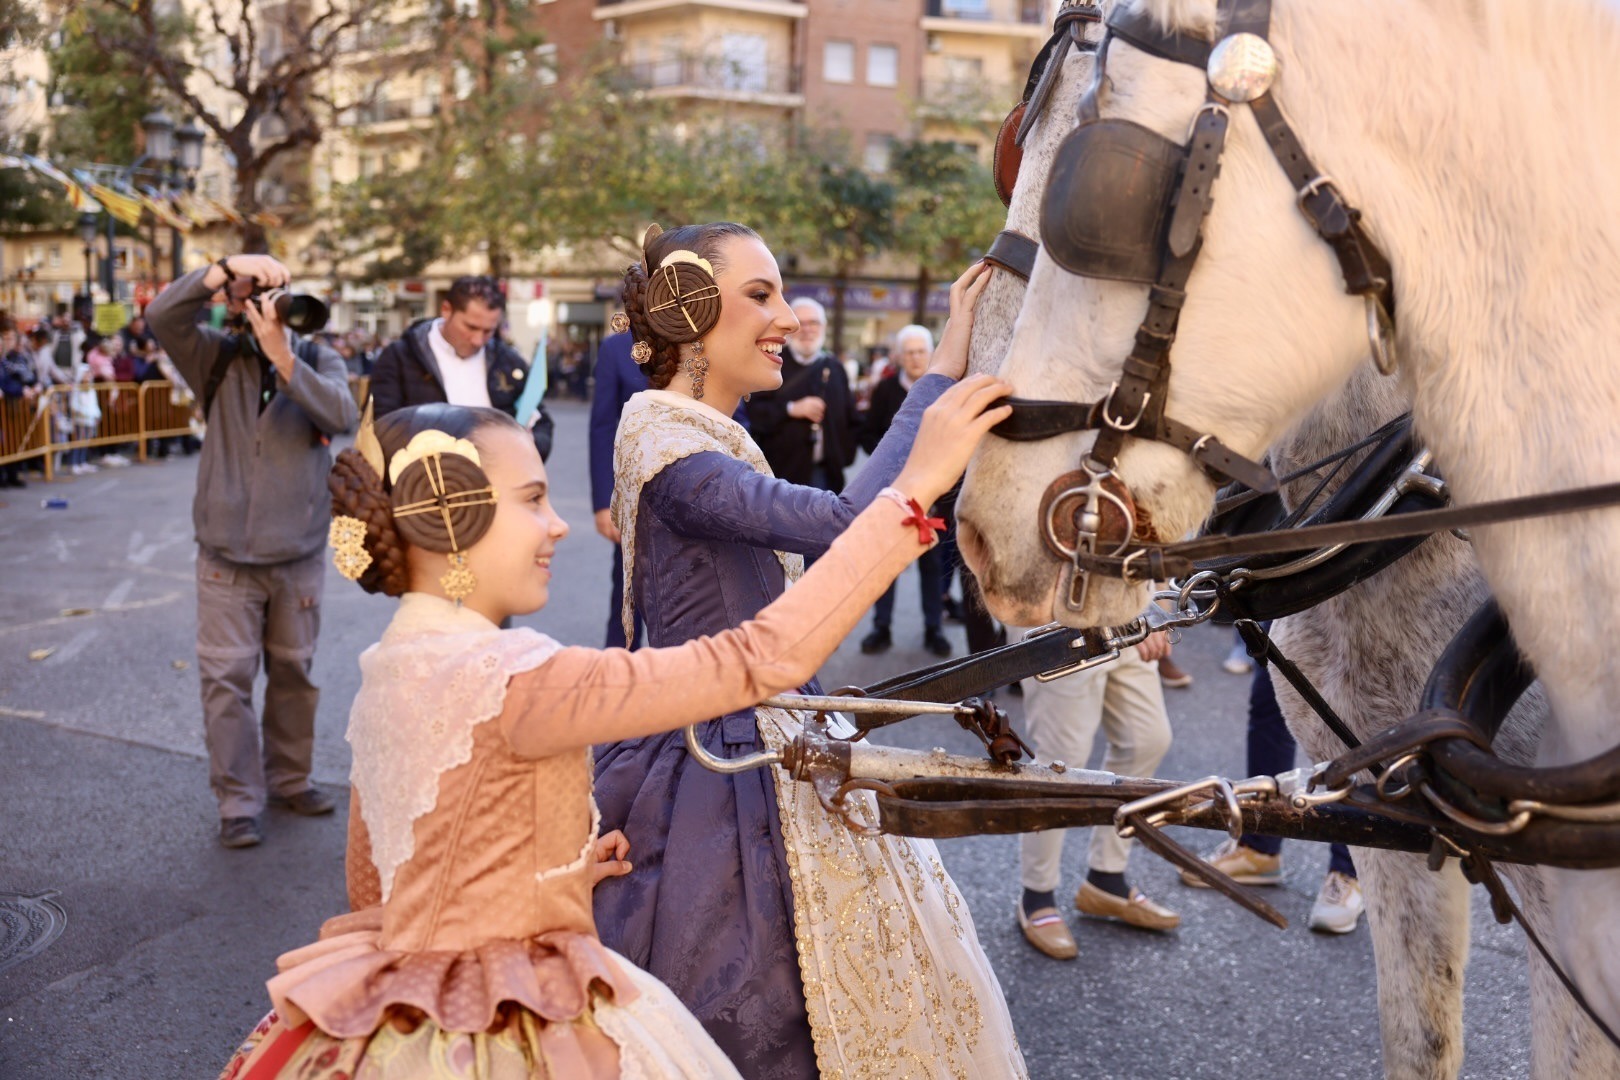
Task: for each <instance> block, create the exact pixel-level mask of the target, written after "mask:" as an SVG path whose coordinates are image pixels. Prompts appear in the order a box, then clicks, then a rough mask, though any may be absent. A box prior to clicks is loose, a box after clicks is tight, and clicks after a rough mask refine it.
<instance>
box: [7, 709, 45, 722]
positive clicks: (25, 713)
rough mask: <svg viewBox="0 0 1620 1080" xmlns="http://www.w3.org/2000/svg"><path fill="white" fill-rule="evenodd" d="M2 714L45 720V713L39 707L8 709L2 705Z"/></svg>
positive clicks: (24, 718)
mask: <svg viewBox="0 0 1620 1080" xmlns="http://www.w3.org/2000/svg"><path fill="white" fill-rule="evenodd" d="M0 716H11V717H15V718H16V719H18V720H43V719H45V714H44V713H42V712H40V711H38V710H37V709H8V708H6V707H5V706H4V705H0Z"/></svg>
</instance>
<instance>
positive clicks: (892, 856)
mask: <svg viewBox="0 0 1620 1080" xmlns="http://www.w3.org/2000/svg"><path fill="white" fill-rule="evenodd" d="M755 716H756V718H757V720H758V723H759V730H760V735H761V737H762V738H763V740H764V742H765V745H766V746H767V747H769V748H770V749H772V750H780V749H781V748H782V747H783V746H785V745H786V744H787V743H789V742H791V741H792V739H793V738H794V737H795V736H797V735H798V734H799V731H800V730H801V725H800V722H799V720H798V719H797V718H795V717H794V715H793V714H792V713H789V712H786V711H784V710H780V709H765V708H761V709H757V710H755ZM776 799H777V805H778V808H779V810H780V813H781V817H782V831H783V834H784V840H785V841H786V847H787V859H788V873H789V877H790V879H791V883H792V888H793V907H794V935H795V937H796V939H797V944H798V951H799V971H800V975H801V976H802V978H803V980H804V997H805V1004H806V1006H807V1008H808V1011H809V1015H810V1030H811V1035H812V1037H813V1039H814V1042H815V1048H816V1061H817V1065H818V1067H819V1068H820V1070H821V1074H822V1076H823V1077H824V1078H825V1080H835V1078H841V1080H867V1078H871V1080H907V1078H915V1080H935V1078H942V1077H953V1078H963V1080H967V1078H983V1080H1008V1078H1015V1077H1026V1076H1028V1072H1027V1071H1026V1069H1025V1067H1024V1057H1023V1053H1022V1051H1020V1049H1019V1047H1018V1039H1017V1037H1016V1036H1015V1035H1014V1034H1013V1027H1012V1019H1011V1017H1010V1016H1009V1015H1008V1013H1007V1002H1006V998H1005V997H1004V996H1003V995H1002V992H1001V984H1000V982H999V981H997V979H996V974H995V972H994V971H993V970H991V968H990V961H989V960H988V959H987V958H986V957H985V955H984V950H983V949H981V948H980V947H979V938H978V935H977V933H975V931H974V928H973V916H972V915H971V914H970V913H969V912H968V908H967V904H966V903H965V902H964V901H963V899H962V895H961V893H959V892H957V890H956V884H955V882H953V881H952V880H951V877H950V875H949V874H947V873H946V872H945V866H944V864H943V863H942V862H940V858H939V852H938V850H937V849H936V848H935V846H934V842H933V841H932V840H918V839H912V838H907V837H900V836H882V837H861V836H857V835H856V834H855V833H853V832H851V831H850V830H849V828H848V827H847V826H846V825H845V824H844V823H843V822H842V821H839V820H838V819H836V818H834V817H833V816H832V815H831V814H829V813H828V812H827V811H826V809H824V808H823V807H822V805H821V803H820V801H819V800H818V799H817V798H816V794H815V791H814V790H813V789H812V788H811V786H810V785H809V784H806V783H801V782H798V781H795V780H791V779H789V778H788V777H787V775H786V774H785V773H783V772H781V771H780V769H778V770H777V771H776ZM849 802H850V803H851V804H852V806H853V807H854V811H853V812H854V813H855V815H856V817H857V818H863V819H864V820H865V821H866V822H867V823H868V824H873V825H875V824H876V823H877V807H876V805H875V803H874V802H873V799H872V795H871V793H870V792H866V791H860V792H853V793H851V794H850V796H849Z"/></svg>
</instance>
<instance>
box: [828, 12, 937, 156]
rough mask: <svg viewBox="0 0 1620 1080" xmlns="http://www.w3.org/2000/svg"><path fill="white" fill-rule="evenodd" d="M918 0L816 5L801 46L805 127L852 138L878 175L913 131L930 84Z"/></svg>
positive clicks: (854, 147) (858, 153)
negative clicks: (921, 89)
mask: <svg viewBox="0 0 1620 1080" xmlns="http://www.w3.org/2000/svg"><path fill="white" fill-rule="evenodd" d="M920 6H921V5H920V4H919V3H918V2H917V0H811V11H810V17H809V18H808V19H807V20H805V24H804V34H803V38H802V44H801V55H802V56H803V60H802V66H803V70H804V88H805V102H806V104H805V115H804V119H805V121H806V122H807V123H808V124H810V125H811V126H813V127H817V128H821V129H832V130H837V131H841V132H844V133H846V134H847V137H848V139H849V142H850V149H851V150H852V151H853V152H854V153H855V155H856V160H858V161H860V162H861V163H862V164H863V165H864V166H865V167H866V168H867V169H868V170H869V171H871V172H883V171H885V170H886V169H887V168H888V166H889V152H890V148H891V147H892V146H893V144H894V142H895V141H896V140H897V139H903V138H906V137H907V136H908V135H909V134H910V132H911V128H912V116H911V113H912V111H913V107H914V105H915V101H916V97H917V88H918V86H919V85H920V81H921V78H922V61H923V39H922V35H921V34H919V33H918V14H919V10H920Z"/></svg>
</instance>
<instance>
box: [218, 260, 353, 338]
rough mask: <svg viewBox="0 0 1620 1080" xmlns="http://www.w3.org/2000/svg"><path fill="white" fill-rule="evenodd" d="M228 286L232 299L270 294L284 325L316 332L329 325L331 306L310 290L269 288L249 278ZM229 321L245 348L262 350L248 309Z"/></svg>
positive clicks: (245, 299)
mask: <svg viewBox="0 0 1620 1080" xmlns="http://www.w3.org/2000/svg"><path fill="white" fill-rule="evenodd" d="M227 289H228V292H229V295H230V297H231V299H232V300H236V301H238V302H241V303H244V304H245V303H248V302H257V301H258V300H259V299H260V298H261V297H270V298H271V302H272V303H273V304H274V305H275V311H276V317H277V318H278V319H280V320H281V323H282V325H283V326H285V327H286V328H287V329H289V330H291V331H292V332H293V333H295V334H299V335H304V334H314V333H318V332H319V331H321V330H324V329H326V320H327V319H328V318H330V317H331V314H332V312H331V309H330V308H328V307H327V306H326V304H325V303H324V302H323V301H321V300H319V299H317V298H316V297H313V296H310V295H309V294H308V293H292V292H288V291H287V290H286V289H266V288H264V287H263V286H261V285H258V284H257V283H255V282H253V281H250V280H248V279H246V278H243V279H241V280H238V281H233V282H231V283H230V285H229V286H227ZM225 325H226V327H227V328H228V329H230V330H234V331H235V332H236V335H237V337H238V338H239V339H240V343H241V345H242V346H243V348H244V349H246V350H248V351H251V352H253V353H255V354H257V353H258V352H259V339H258V338H256V337H254V335H253V328H252V326H251V325H250V324H249V323H248V321H247V312H245V311H243V312H238V313H237V314H235V315H232V316H231V317H230V318H228V319H226V320H225Z"/></svg>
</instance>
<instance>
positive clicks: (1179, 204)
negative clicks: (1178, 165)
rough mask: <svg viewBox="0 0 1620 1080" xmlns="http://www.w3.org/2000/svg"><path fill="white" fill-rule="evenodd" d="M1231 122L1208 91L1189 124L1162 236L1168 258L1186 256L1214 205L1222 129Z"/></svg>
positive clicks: (1229, 115) (1223, 135) (1223, 139)
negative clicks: (1172, 205) (1171, 208)
mask: <svg viewBox="0 0 1620 1080" xmlns="http://www.w3.org/2000/svg"><path fill="white" fill-rule="evenodd" d="M1231 119H1232V116H1231V114H1230V113H1228V112H1227V111H1226V108H1225V107H1224V106H1222V105H1221V104H1220V100H1219V99H1218V98H1217V97H1216V96H1215V92H1214V91H1213V90H1212V91H1210V95H1209V98H1208V100H1207V101H1206V102H1205V103H1204V107H1203V108H1202V109H1200V110H1199V111H1198V119H1197V120H1196V121H1195V122H1194V124H1193V130H1192V142H1191V144H1190V145H1189V148H1188V152H1187V163H1186V165H1185V166H1183V169H1184V172H1183V174H1182V181H1181V190H1180V192H1179V193H1178V194H1177V196H1176V208H1175V211H1174V212H1173V213H1172V214H1171V215H1170V231H1169V232H1168V233H1167V234H1166V236H1165V243H1166V244H1167V245H1168V246H1169V248H1170V254H1172V255H1175V256H1178V257H1179V256H1183V255H1186V254H1188V253H1189V252H1191V251H1192V250H1193V249H1194V248H1196V247H1197V246H1198V238H1199V235H1200V234H1201V233H1202V232H1203V229H1204V219H1205V218H1206V217H1208V216H1209V208H1210V207H1211V206H1213V205H1214V204H1215V200H1214V188H1215V178H1216V177H1217V176H1219V175H1220V174H1221V151H1222V150H1223V149H1225V147H1226V129H1227V125H1228V124H1230V123H1231Z"/></svg>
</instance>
